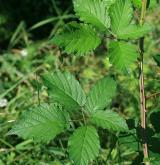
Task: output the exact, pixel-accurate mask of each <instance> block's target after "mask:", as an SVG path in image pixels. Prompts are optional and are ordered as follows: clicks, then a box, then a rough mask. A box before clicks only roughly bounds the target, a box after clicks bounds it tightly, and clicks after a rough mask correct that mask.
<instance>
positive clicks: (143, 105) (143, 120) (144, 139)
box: [139, 0, 150, 165]
mask: <svg viewBox="0 0 160 165" xmlns="http://www.w3.org/2000/svg"><path fill="white" fill-rule="evenodd" d="M146 8H147V0H142V9H141V16H140V26H142V25H143V24H144V19H145V14H146ZM139 47H140V55H141V60H140V77H139V87H140V102H141V129H142V143H143V155H144V160H146V161H145V165H149V164H150V163H149V162H148V158H149V156H148V144H147V133H146V112H147V110H146V97H145V89H144V70H143V62H144V37H142V38H140V42H139Z"/></svg>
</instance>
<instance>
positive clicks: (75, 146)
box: [68, 126, 100, 165]
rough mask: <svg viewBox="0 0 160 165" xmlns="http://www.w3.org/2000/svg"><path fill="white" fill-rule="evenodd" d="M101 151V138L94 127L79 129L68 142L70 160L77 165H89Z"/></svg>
mask: <svg viewBox="0 0 160 165" xmlns="http://www.w3.org/2000/svg"><path fill="white" fill-rule="evenodd" d="M99 149H100V142H99V137H98V134H97V131H96V129H95V128H94V127H92V126H82V127H80V128H78V129H77V130H76V131H75V132H74V133H73V135H72V136H71V137H70V139H69V142H68V150H69V155H70V159H71V160H73V162H74V164H75V165H88V164H89V163H90V162H91V161H93V160H95V158H96V157H97V156H98V153H99Z"/></svg>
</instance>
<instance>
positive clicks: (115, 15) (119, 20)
mask: <svg viewBox="0 0 160 165" xmlns="http://www.w3.org/2000/svg"><path fill="white" fill-rule="evenodd" d="M110 16H111V30H112V32H113V33H114V34H115V35H118V34H119V33H120V32H121V31H123V28H125V27H127V26H128V25H129V24H130V22H131V20H132V16H133V9H132V4H131V2H130V0H117V1H116V2H115V3H114V5H112V7H111V8H110Z"/></svg>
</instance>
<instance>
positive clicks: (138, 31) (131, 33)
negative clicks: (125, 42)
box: [117, 25, 152, 39]
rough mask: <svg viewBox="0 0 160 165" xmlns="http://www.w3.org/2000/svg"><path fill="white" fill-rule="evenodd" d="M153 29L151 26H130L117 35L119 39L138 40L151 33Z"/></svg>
mask: <svg viewBox="0 0 160 165" xmlns="http://www.w3.org/2000/svg"><path fill="white" fill-rule="evenodd" d="M151 29H152V28H151V26H149V25H143V26H136V25H129V26H127V27H125V28H123V29H122V30H121V31H119V33H117V38H119V39H138V38H140V37H143V36H144V35H146V34H147V33H149V32H150V31H151Z"/></svg>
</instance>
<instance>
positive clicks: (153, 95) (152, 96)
mask: <svg viewBox="0 0 160 165" xmlns="http://www.w3.org/2000/svg"><path fill="white" fill-rule="evenodd" d="M158 96H160V92H158V93H153V94H151V95H149V96H147V97H146V100H148V99H151V98H155V97H158Z"/></svg>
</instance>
